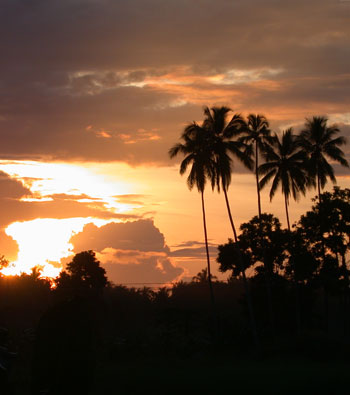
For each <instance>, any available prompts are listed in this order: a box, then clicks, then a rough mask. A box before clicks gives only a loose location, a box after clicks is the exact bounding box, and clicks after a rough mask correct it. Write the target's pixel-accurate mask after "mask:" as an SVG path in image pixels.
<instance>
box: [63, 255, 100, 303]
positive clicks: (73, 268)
mask: <svg viewBox="0 0 350 395" xmlns="http://www.w3.org/2000/svg"><path fill="white" fill-rule="evenodd" d="M55 282H56V286H57V291H58V292H59V293H67V295H71V296H72V295H87V294H91V295H92V294H95V295H96V294H101V293H102V290H103V288H104V287H105V286H106V285H107V284H108V280H107V277H106V271H105V269H104V268H102V267H101V266H100V262H99V261H98V260H97V259H96V255H95V253H94V252H93V251H91V250H89V251H83V252H80V253H79V254H76V255H75V256H74V258H73V260H72V261H71V262H70V263H68V264H67V267H66V270H64V271H62V272H61V273H60V275H59V277H58V278H57V279H56V281H55Z"/></svg>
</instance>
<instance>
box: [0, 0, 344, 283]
mask: <svg viewBox="0 0 350 395" xmlns="http://www.w3.org/2000/svg"><path fill="white" fill-rule="evenodd" d="M349 22H350V0H317V1H314V0H306V1H305V0H304V1H284V2H280V1H272V0H264V1H261V0H246V1H233V0H217V1H215V2H213V1H209V0H196V1H194V0H177V1H174V0H128V1H121V0H113V1H112V0H84V1H83V0H51V1H50V2H47V1H44V0H2V1H1V4H0V33H1V37H2V40H1V41H0V50H1V54H2V61H1V62H0V87H1V89H0V201H1V205H0V255H5V257H6V258H7V259H8V260H9V261H11V262H12V266H11V265H10V267H9V268H8V273H10V272H12V273H15V272H16V273H18V272H19V271H30V269H31V267H33V266H35V265H41V266H42V267H43V273H44V274H45V275H48V276H55V275H57V274H58V273H59V271H60V270H61V269H62V267H64V265H65V264H66V263H67V262H69V261H70V259H71V258H72V256H73V255H74V254H75V253H77V252H80V251H83V250H89V249H92V250H94V251H95V252H96V254H97V257H98V259H99V260H100V262H101V264H102V265H103V266H104V267H105V269H106V270H107V275H108V278H109V279H110V280H111V281H113V282H114V283H123V284H140V283H145V284H150V283H159V284H167V283H170V282H172V281H178V280H180V279H184V280H186V279H189V278H191V277H192V276H193V275H195V274H196V273H197V272H199V271H200V270H201V269H202V268H204V267H205V255H204V254H205V249H204V244H203V238H204V237H203V227H202V217H201V206H200V196H199V194H198V193H197V192H196V191H195V190H193V191H192V192H190V191H188V189H187V186H186V180H185V177H181V176H180V175H179V173H178V168H179V163H180V160H181V158H180V157H179V158H177V159H173V160H170V159H169V157H168V150H169V148H170V147H171V146H172V145H174V144H175V143H176V142H178V141H179V137H180V135H181V132H182V131H183V129H184V127H185V126H186V125H187V124H189V123H191V122H193V121H197V122H201V120H202V119H203V107H204V106H209V107H212V106H221V105H226V106H229V107H230V108H231V109H232V110H233V113H241V114H242V115H244V116H246V115H247V114H249V113H255V114H258V113H259V114H264V115H265V116H266V117H267V118H268V120H269V121H270V125H271V129H272V130H273V131H274V132H276V133H281V131H282V130H284V129H286V128H287V127H291V126H293V128H294V129H295V131H296V132H297V131H299V130H300V129H301V128H302V127H303V124H304V122H305V118H309V117H312V116H314V115H324V116H327V117H328V118H329V122H330V124H332V123H336V124H337V125H338V127H339V129H340V130H341V134H342V135H343V136H346V137H347V138H348V139H350V105H349V104H350V95H349V92H350V72H349V70H350V23H349ZM233 113H232V114H233ZM349 147H350V146H349V144H348V145H347V146H345V147H343V150H344V152H345V153H346V157H347V159H348V160H350V148H349ZM334 168H335V171H336V176H337V181H338V185H340V186H341V187H344V188H345V187H347V188H349V187H350V177H349V169H347V168H341V167H339V166H338V165H334ZM234 170H235V172H234V174H233V178H232V184H231V186H230V189H229V198H230V201H231V205H232V211H233V216H234V220H235V222H236V226H237V227H239V225H240V224H241V223H243V222H246V221H248V220H250V219H251V218H252V217H253V216H254V215H256V214H257V202H256V195H255V184H254V177H253V175H252V174H251V173H249V172H248V171H247V170H246V169H244V168H243V167H242V166H241V165H239V164H238V163H236V164H235V169H234ZM331 188H332V185H331V184H328V185H327V189H328V190H331ZM314 195H315V193H314V191H311V192H309V193H308V194H307V196H306V197H305V198H301V199H300V201H299V202H298V203H296V202H294V201H291V204H290V216H291V222H295V221H297V220H298V219H299V217H300V215H301V214H302V213H304V212H305V211H306V210H307V209H309V208H310V205H311V198H312V197H313V196H314ZM262 205H263V211H266V212H270V213H273V214H275V215H276V216H278V217H279V218H280V220H281V222H282V224H283V225H284V226H285V213H284V205H283V199H282V195H281V194H280V193H278V194H277V195H276V196H275V198H274V200H273V201H272V203H270V201H269V197H268V190H266V191H263V194H262ZM206 208H207V219H208V233H209V241H210V252H211V260H212V265H213V271H214V273H215V274H218V272H217V266H218V265H217V263H216V261H215V258H216V255H217V245H218V244H220V243H225V242H226V241H227V239H228V238H229V237H232V232H231V230H230V226H229V222H228V218H227V215H226V211H225V204H224V198H223V196H221V195H218V194H217V193H212V192H211V191H210V190H209V188H207V190H206Z"/></svg>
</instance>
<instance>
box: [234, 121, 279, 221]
mask: <svg viewBox="0 0 350 395" xmlns="http://www.w3.org/2000/svg"><path fill="white" fill-rule="evenodd" d="M241 134H243V135H242V136H241V137H240V139H239V140H240V141H242V142H244V143H245V144H250V145H254V150H251V151H247V153H250V154H252V156H253V157H254V161H255V179H256V191H257V196H258V214H259V218H260V217H261V200H260V186H259V172H258V169H259V156H260V153H261V152H265V151H266V146H268V145H271V144H272V143H273V137H272V135H271V131H270V129H269V123H268V121H267V119H266V117H265V116H264V115H261V114H256V115H255V114H249V115H248V117H247V122H246V124H245V126H244V127H243V128H242V133H241Z"/></svg>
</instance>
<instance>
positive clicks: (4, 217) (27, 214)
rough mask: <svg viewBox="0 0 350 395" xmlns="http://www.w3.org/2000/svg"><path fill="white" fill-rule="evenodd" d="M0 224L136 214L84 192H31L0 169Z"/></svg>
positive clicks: (129, 217)
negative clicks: (117, 210)
mask: <svg viewBox="0 0 350 395" xmlns="http://www.w3.org/2000/svg"><path fill="white" fill-rule="evenodd" d="M0 205H1V210H0V227H6V226H7V225H9V224H10V223H12V222H16V221H30V220H33V219H36V218H56V219H63V218H73V217H95V218H102V219H118V220H126V219H137V218H138V216H137V215H133V214H119V213H114V212H112V211H110V210H109V209H108V208H106V206H105V202H103V201H101V200H98V199H94V198H91V197H89V196H87V195H85V194H80V195H68V194H52V195H47V196H45V197H44V198H43V197H42V196H37V195H33V194H32V192H31V191H30V190H29V189H28V188H26V187H24V186H23V184H22V183H21V182H20V181H18V180H16V179H15V178H11V177H10V176H9V175H8V174H6V173H4V172H0Z"/></svg>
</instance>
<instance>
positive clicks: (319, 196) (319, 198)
mask: <svg viewBox="0 0 350 395" xmlns="http://www.w3.org/2000/svg"><path fill="white" fill-rule="evenodd" d="M317 191H318V202H319V203H321V182H320V176H319V175H318V174H317Z"/></svg>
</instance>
